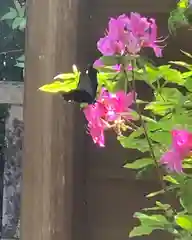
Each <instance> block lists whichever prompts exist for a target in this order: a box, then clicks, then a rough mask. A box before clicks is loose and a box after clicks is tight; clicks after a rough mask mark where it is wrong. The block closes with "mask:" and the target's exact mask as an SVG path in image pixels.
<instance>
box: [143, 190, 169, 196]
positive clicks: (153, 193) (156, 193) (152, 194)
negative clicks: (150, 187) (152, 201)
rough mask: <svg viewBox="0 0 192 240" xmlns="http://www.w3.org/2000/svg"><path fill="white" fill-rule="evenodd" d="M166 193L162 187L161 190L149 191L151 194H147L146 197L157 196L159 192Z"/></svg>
mask: <svg viewBox="0 0 192 240" xmlns="http://www.w3.org/2000/svg"><path fill="white" fill-rule="evenodd" d="M164 193H165V191H164V190H163V189H162V190H159V191H157V192H152V193H149V194H147V195H146V197H147V198H151V197H155V196H157V195H159V194H164Z"/></svg>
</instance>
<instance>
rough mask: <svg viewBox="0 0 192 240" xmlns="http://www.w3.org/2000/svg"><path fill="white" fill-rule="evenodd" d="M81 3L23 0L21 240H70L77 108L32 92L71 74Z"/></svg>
mask: <svg viewBox="0 0 192 240" xmlns="http://www.w3.org/2000/svg"><path fill="white" fill-rule="evenodd" d="M82 3H84V0H28V6H27V10H28V27H27V34H26V75H25V94H24V95H25V96H24V129H25V131H24V156H23V185H22V210H21V238H22V239H23V240H72V226H73V224H74V223H73V219H72V216H73V214H74V213H73V202H74V194H73V193H74V176H73V170H74V152H75V153H76V152H78V149H76V148H77V146H76V145H75V144H74V139H75V136H76V131H78V127H77V120H76V119H77V117H78V114H79V112H78V107H76V106H71V105H69V104H64V103H63V101H62V99H61V97H59V96H58V95H57V96H51V95H49V94H46V93H42V92H40V91H38V88H39V87H40V86H41V85H43V84H45V83H48V82H50V81H51V80H52V78H53V76H55V75H56V74H57V73H59V72H63V71H71V66H72V64H73V63H76V62H77V52H78V49H77V48H78V47H77V45H78V44H77V42H78V41H79V39H78V26H79V25H80V23H81V19H79V7H80V6H79V5H81V4H82ZM80 134H81V133H80ZM80 146H82V144H81V145H80ZM79 158H80V156H79ZM81 199H82V198H81ZM79 239H80V238H79Z"/></svg>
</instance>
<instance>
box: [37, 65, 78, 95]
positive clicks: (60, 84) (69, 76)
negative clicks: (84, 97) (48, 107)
mask: <svg viewBox="0 0 192 240" xmlns="http://www.w3.org/2000/svg"><path fill="white" fill-rule="evenodd" d="M80 74H81V73H80V72H79V71H78V70H77V69H76V66H73V73H64V74H59V75H57V76H56V77H55V78H54V79H55V81H54V82H51V83H49V84H45V85H44V86H42V87H40V88H39V90H40V91H43V92H49V93H59V92H69V91H71V90H74V89H76V88H77V86H78V83H79V77H80Z"/></svg>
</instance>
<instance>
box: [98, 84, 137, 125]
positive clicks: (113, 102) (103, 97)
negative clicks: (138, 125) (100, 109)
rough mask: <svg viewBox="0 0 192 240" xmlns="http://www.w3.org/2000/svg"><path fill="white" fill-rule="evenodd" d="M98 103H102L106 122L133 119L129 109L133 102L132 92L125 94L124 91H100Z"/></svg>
mask: <svg viewBox="0 0 192 240" xmlns="http://www.w3.org/2000/svg"><path fill="white" fill-rule="evenodd" d="M98 102H100V103H103V104H104V106H105V108H106V110H107V111H106V114H105V118H106V120H107V121H115V120H117V119H119V117H123V118H126V119H127V120H128V119H133V117H132V115H131V109H130V108H129V107H130V106H131V105H132V104H133V102H134V92H130V93H128V94H126V93H125V92H124V91H119V92H117V93H109V92H108V91H107V90H106V89H104V88H103V89H102V91H101V94H100V96H99V98H98Z"/></svg>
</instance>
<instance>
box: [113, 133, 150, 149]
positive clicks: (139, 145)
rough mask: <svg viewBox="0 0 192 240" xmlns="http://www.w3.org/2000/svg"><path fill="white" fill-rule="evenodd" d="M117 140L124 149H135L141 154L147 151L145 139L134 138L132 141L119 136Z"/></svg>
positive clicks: (129, 138) (147, 146)
mask: <svg viewBox="0 0 192 240" xmlns="http://www.w3.org/2000/svg"><path fill="white" fill-rule="evenodd" d="M118 140H119V141H120V143H121V145H122V146H123V147H124V148H129V149H137V150H138V151H140V152H143V153H144V152H148V151H149V145H148V143H147V141H146V139H138V138H135V139H134V140H133V138H132V137H125V136H120V137H118Z"/></svg>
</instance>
